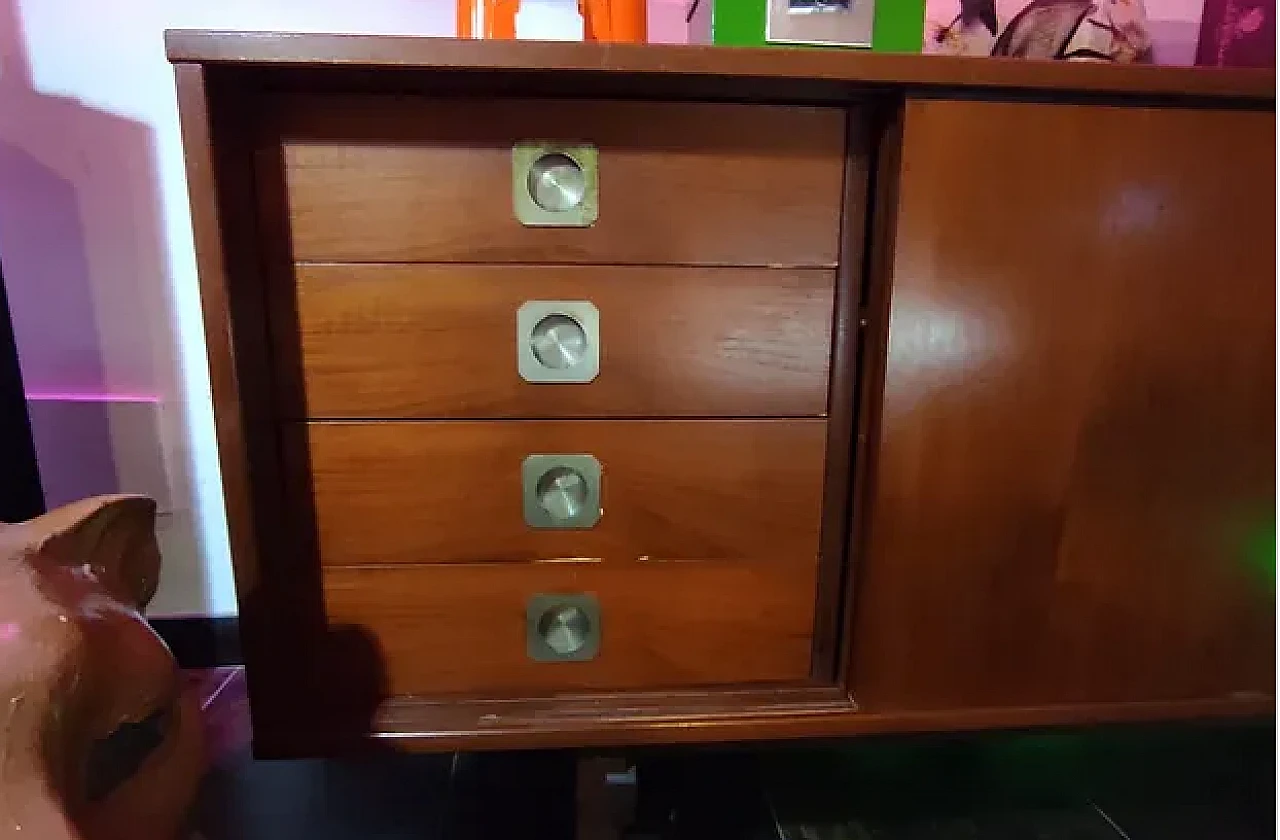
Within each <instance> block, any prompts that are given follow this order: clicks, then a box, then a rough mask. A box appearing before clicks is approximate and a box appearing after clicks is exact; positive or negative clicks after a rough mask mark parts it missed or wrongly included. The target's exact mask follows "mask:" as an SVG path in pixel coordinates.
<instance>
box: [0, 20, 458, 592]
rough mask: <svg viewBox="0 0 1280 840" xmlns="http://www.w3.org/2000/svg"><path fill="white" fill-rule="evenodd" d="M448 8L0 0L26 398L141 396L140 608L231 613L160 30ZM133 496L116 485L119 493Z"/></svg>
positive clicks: (437, 29)
mask: <svg viewBox="0 0 1280 840" xmlns="http://www.w3.org/2000/svg"><path fill="white" fill-rule="evenodd" d="M454 14H455V3H454V0H216V2H210V0H168V1H167V2H165V0H112V2H104V0H0V47H3V50H2V51H0V56H2V57H3V59H4V63H3V74H2V75H0V179H2V180H0V255H2V256H3V260H4V268H5V280H6V283H7V284H8V286H9V287H10V289H11V293H10V294H11V298H12V299H13V300H12V301H11V302H12V305H13V309H14V312H13V316H14V320H15V322H16V323H15V326H16V327H17V328H18V340H19V352H20V354H21V356H22V360H23V372H24V376H25V377H26V379H27V384H28V390H29V391H30V390H31V389H32V388H35V389H38V390H51V391H59V390H63V389H79V390H84V389H89V390H102V391H104V392H106V393H109V394H128V395H137V394H143V395H152V396H154V397H156V398H157V401H158V403H159V405H160V407H161V409H160V421H159V424H158V425H159V427H160V430H161V431H160V437H161V441H160V444H161V446H162V447H163V453H164V461H165V464H166V469H167V472H168V475H169V480H170V484H171V487H170V490H171V495H172V512H171V513H169V514H166V516H165V518H164V520H165V521H164V522H163V523H162V527H161V543H162V549H163V552H164V570H163V576H162V579H161V585H160V591H159V593H158V594H157V596H156V600H155V602H154V603H153V605H152V609H151V612H152V613H153V614H181V613H208V614H231V613H234V612H235V595H234V589H233V583H232V577H231V567H230V560H229V556H228V547H227V536H226V522H225V517H224V513H223V508H222V495H221V493H222V491H221V484H220V479H219V475H218V464H217V454H216V446H215V441H214V427H213V417H212V408H211V404H210V398H209V381H208V373H207V369H206V363H205V350H204V341H203V334H202V326H201V317H200V302H199V294H198V290H197V281H196V266H195V255H194V253H193V250H192V241H191V229H190V221H189V217H188V213H187V194H186V183H185V178H184V167H183V156H182V145H181V139H180V136H179V130H178V113H177V106H176V101H175V97H174V85H173V73H172V69H171V68H170V66H169V64H168V63H167V62H166V60H165V57H164V44H163V37H162V33H163V31H164V30H165V29H166V28H200V29H241V30H282V31H299V32H307V31H310V32H358V33H375V34H420V35H452V34H454V32H455V26H454ZM125 489H129V488H127V487H126V488H125Z"/></svg>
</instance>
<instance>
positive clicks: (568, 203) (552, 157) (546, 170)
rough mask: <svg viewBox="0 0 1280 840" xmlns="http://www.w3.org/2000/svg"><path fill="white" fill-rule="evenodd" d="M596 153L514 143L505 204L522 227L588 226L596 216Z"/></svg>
mask: <svg viewBox="0 0 1280 840" xmlns="http://www.w3.org/2000/svg"><path fill="white" fill-rule="evenodd" d="M598 166H599V153H598V152H597V151H596V147H595V146H591V145H576V146H566V145H554V144H547V143H517V144H516V145H515V146H514V147H513V148H512V150H511V201H512V207H513V209H514V210H515V214H516V219H517V220H518V221H519V222H520V223H521V224H522V225H524V226H526V227H588V226H590V225H593V224H595V221H596V218H597V217H598V216H599V206H600V201H599V195H598V190H597V187H598V183H599V181H598V173H597V169H598Z"/></svg>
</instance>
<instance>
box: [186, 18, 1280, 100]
mask: <svg viewBox="0 0 1280 840" xmlns="http://www.w3.org/2000/svg"><path fill="white" fill-rule="evenodd" d="M165 44H166V48H167V51H168V55H169V59H170V60H171V61H196V62H204V63H211V64H236V65H257V66H264V67H271V68H273V69H275V70H277V72H282V71H285V70H287V69H288V68H291V67H298V66H316V67H327V68H344V69H345V68H394V69H395V70H397V71H401V72H403V71H405V70H408V69H411V68H424V69H430V70H433V71H435V72H437V73H440V72H443V71H451V70H465V71H467V72H469V73H472V74H475V73H477V72H487V73H488V74H490V75H491V76H493V77H498V76H500V75H503V74H507V75H509V74H517V73H518V74H521V75H520V76H519V77H518V78H519V79H520V81H521V82H523V83H524V84H532V83H534V82H535V76H542V77H547V76H551V77H555V76H561V77H567V78H571V79H573V80H575V81H578V82H581V81H584V80H591V79H596V78H598V77H600V76H601V75H604V76H607V77H612V78H614V79H615V80H616V81H615V82H614V84H616V85H619V86H621V85H624V84H627V85H630V87H631V89H633V90H634V89H635V88H636V87H637V86H642V85H643V84H647V85H650V86H653V85H658V84H661V80H662V79H663V78H673V79H680V80H681V81H682V82H684V83H685V85H686V86H688V85H690V84H692V83H696V82H698V81H701V80H703V79H706V78H708V77H715V78H718V79H723V80H727V81H730V82H733V83H734V89H735V90H737V91H739V92H741V93H744V94H748V95H750V94H751V92H752V91H753V90H754V91H756V95H759V93H758V92H759V91H760V90H761V89H766V90H771V89H772V88H768V87H767V86H766V83H768V82H778V81H792V82H795V83H796V85H795V86H793V87H788V88H784V89H783V92H786V93H790V94H792V95H793V96H794V95H796V94H797V92H803V91H805V90H806V89H808V88H812V87H815V86H823V87H824V89H825V90H828V91H830V90H831V87H830V86H831V84H832V83H840V84H842V85H843V87H842V89H843V91H844V92H845V94H846V95H848V94H849V93H851V92H852V91H853V90H855V89H860V90H863V91H865V90H866V89H867V88H873V89H874V88H876V87H879V88H891V89H893V90H899V91H900V90H903V89H908V90H913V91H914V90H917V89H920V88H925V89H929V88H934V89H941V90H942V92H943V93H946V92H954V90H955V89H956V88H970V89H973V90H975V91H981V92H985V93H988V94H991V93H1000V92H1013V93H1020V92H1027V91H1030V92H1047V93H1049V94H1051V95H1052V94H1058V95H1061V94H1062V93H1064V92H1070V91H1082V92H1099V93H1115V94H1130V95H1146V96H1152V95H1175V96H1205V97H1212V96H1219V97H1248V98H1254V99H1261V100H1269V101H1271V102H1274V101H1275V87H1276V85H1275V71H1274V70H1251V69H1222V68H1199V67H1197V68H1183V67H1156V66H1149V65H1147V66H1143V65H1117V64H1111V63H1101V62H1099V63H1094V62H1065V61H1024V60H1020V59H992V58H959V57H950V56H921V55H898V54H892V53H873V52H869V51H862V50H858V51H854V50H844V49H827V50H822V49H804V50H796V49H778V48H777V47H770V48H764V49H743V48H731V47H710V46H676V45H661V46H656V45H630V44H591V43H580V44H565V43H548V42H534V41H471V40H454V39H451V38H417V37H387V36H369V35H297V34H282V33H270V32H216V31H197V30H170V31H169V32H166V33H165ZM637 77H638V78H639V80H640V83H641V84H640V85H638V84H637ZM509 90H510V88H509ZM773 90H776V89H773Z"/></svg>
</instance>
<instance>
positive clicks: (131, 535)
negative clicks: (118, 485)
mask: <svg viewBox="0 0 1280 840" xmlns="http://www.w3.org/2000/svg"><path fill="white" fill-rule="evenodd" d="M155 525H156V503H155V502H154V501H152V500H151V499H148V498H147V497H145V496H96V497H94V498H92V499H85V500H83V501H80V502H74V503H72V504H69V505H66V506H65V507H61V508H58V509H57V510H54V511H50V512H49V513H47V514H45V515H44V516H41V517H38V518H36V519H33V520H31V521H30V522H28V523H26V527H28V528H30V529H32V531H33V533H34V535H35V536H36V542H37V545H38V551H39V553H40V554H41V556H43V557H44V558H46V559H48V560H50V561H52V562H54V563H57V564H59V565H63V566H82V565H83V566H88V567H89V568H90V570H91V571H92V572H93V574H94V576H95V577H97V578H98V580H99V581H100V582H101V583H102V585H103V587H105V588H106V590H107V592H108V593H110V594H111V596H112V597H114V598H116V599H117V600H120V601H123V602H124V603H126V604H129V605H130V606H132V607H135V608H137V609H139V610H141V609H142V608H143V607H145V606H146V605H147V603H148V602H149V601H150V600H151V596H152V595H154V594H155V592H156V584H157V583H158V582H159V579H160V546H159V544H158V543H157V542H156V531H155Z"/></svg>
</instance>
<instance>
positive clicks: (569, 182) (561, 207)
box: [529, 152, 587, 213]
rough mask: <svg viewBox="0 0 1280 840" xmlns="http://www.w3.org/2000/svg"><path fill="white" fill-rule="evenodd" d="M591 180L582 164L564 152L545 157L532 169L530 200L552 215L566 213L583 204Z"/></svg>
mask: <svg viewBox="0 0 1280 840" xmlns="http://www.w3.org/2000/svg"><path fill="white" fill-rule="evenodd" d="M586 193H587V177H586V175H585V174H584V173H583V171H582V167H581V166H579V165H578V162H577V161H576V160H574V159H573V158H571V157H569V156H568V155H566V154H563V153H562V152H551V153H550V154H545V155H543V156H542V157H540V158H538V159H537V160H535V161H534V162H533V165H532V166H530V167H529V197H530V198H532V199H533V203H534V204H536V205H538V206H539V207H541V208H542V209H543V210H546V211H548V212H551V213H563V212H565V211H566V210H572V209H573V208H575V207H577V206H578V205H579V204H581V203H582V197H583V196H584V195H586Z"/></svg>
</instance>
